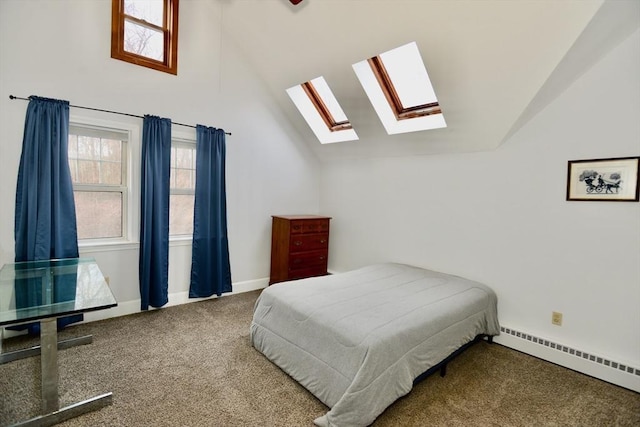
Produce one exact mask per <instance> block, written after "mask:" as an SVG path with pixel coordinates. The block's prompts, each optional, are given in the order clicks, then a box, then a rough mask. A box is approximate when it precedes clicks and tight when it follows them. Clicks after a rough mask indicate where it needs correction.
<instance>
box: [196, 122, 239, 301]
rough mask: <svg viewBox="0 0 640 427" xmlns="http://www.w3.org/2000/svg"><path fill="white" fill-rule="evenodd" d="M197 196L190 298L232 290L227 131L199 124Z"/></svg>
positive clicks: (197, 129) (197, 131)
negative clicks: (227, 184)
mask: <svg viewBox="0 0 640 427" xmlns="http://www.w3.org/2000/svg"><path fill="white" fill-rule="evenodd" d="M196 133H197V137H196V196H195V207H194V213H193V243H192V253H191V284H190V287H189V297H190V298H199V297H209V296H211V295H213V294H216V295H218V296H220V295H221V294H222V293H225V292H231V290H232V289H231V267H230V265H229V241H228V239H227V196H226V191H225V133H224V130H222V129H215V128H211V127H206V126H202V125H197V126H196Z"/></svg>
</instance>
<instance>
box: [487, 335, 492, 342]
mask: <svg viewBox="0 0 640 427" xmlns="http://www.w3.org/2000/svg"><path fill="white" fill-rule="evenodd" d="M487 342H488V343H489V344H493V335H487Z"/></svg>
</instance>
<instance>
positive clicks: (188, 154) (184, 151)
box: [176, 148, 195, 168]
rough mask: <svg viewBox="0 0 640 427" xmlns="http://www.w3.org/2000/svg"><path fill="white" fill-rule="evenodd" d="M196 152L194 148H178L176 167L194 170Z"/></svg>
mask: <svg viewBox="0 0 640 427" xmlns="http://www.w3.org/2000/svg"><path fill="white" fill-rule="evenodd" d="M194 151H195V150H193V149H192V148H176V167H179V168H193V153H194Z"/></svg>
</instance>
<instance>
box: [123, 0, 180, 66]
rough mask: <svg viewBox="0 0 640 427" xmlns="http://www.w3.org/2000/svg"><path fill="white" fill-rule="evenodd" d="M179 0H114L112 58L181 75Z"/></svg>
mask: <svg viewBox="0 0 640 427" xmlns="http://www.w3.org/2000/svg"><path fill="white" fill-rule="evenodd" d="M178 1H179V0H112V18H111V19H112V20H111V57H112V58H115V59H120V60H123V61H127V62H130V63H132V64H136V65H140V66H143V67H148V68H153V69H155V70H159V71H164V72H166V73H170V74H178Z"/></svg>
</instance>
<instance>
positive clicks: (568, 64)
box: [219, 0, 640, 160]
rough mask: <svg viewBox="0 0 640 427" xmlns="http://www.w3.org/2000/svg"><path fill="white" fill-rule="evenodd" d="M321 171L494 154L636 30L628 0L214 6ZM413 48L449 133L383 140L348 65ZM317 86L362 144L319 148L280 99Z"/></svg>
mask: <svg viewBox="0 0 640 427" xmlns="http://www.w3.org/2000/svg"><path fill="white" fill-rule="evenodd" d="M219 1H220V4H221V5H222V6H221V7H222V14H223V15H222V21H223V22H222V25H223V31H224V36H225V37H231V38H232V39H233V40H234V43H236V44H237V45H238V46H239V47H240V48H241V50H242V51H243V54H244V55H246V58H247V59H248V61H249V63H250V64H251V66H252V67H253V68H254V70H255V72H256V73H257V75H258V76H259V77H260V78H261V79H262V80H263V81H264V82H265V84H266V85H267V87H268V90H269V91H270V92H271V94H272V95H273V96H274V98H275V100H276V102H277V104H278V105H280V107H281V109H282V111H283V112H284V114H285V116H286V117H287V118H288V120H290V122H291V124H292V126H293V127H294V128H295V129H296V130H297V131H298V132H299V134H300V135H301V138H302V139H304V140H305V143H306V144H308V145H309V146H310V147H311V149H312V150H314V151H315V153H316V154H317V155H318V157H319V158H320V159H321V160H327V159H331V158H345V157H360V156H364V157H370V156H402V155H426V154H438V153H448V152H471V151H481V150H491V149H495V148H496V147H498V146H499V145H500V144H502V143H503V142H504V141H505V140H506V139H507V138H508V137H509V136H510V135H512V134H513V133H514V132H515V131H517V129H519V128H520V127H521V126H522V125H523V124H524V123H526V122H527V121H528V120H529V119H531V117H533V116H534V115H535V114H536V113H537V112H538V111H539V110H540V109H542V108H544V106H545V105H546V104H548V102H550V101H552V100H553V99H554V98H555V97H556V96H557V95H558V94H560V93H561V92H562V91H563V90H565V89H566V88H567V87H568V86H569V85H570V84H571V83H572V82H573V81H574V80H575V79H576V78H578V77H579V76H580V75H581V74H582V73H583V72H584V71H585V70H586V69H588V67H589V66H590V65H592V64H593V63H595V62H597V60H598V58H599V57H601V56H602V55H604V54H605V53H606V52H608V51H609V50H610V49H611V48H613V47H614V46H616V45H617V44H618V43H619V42H621V41H622V40H624V38H626V37H627V36H628V35H630V34H631V33H632V32H633V31H635V30H637V29H638V27H639V26H640V2H639V1H637V0H607V1H603V0H554V1H552V0H513V1H503V0H454V1H451V0H303V1H302V2H301V3H300V4H298V5H297V6H294V5H292V4H291V2H290V1H289V0H219ZM411 41H415V42H416V43H417V45H418V48H419V50H420V53H421V55H422V58H423V60H424V62H425V65H426V67H427V70H428V72H429V77H430V78H431V81H432V83H433V86H434V88H435V91H436V95H437V96H438V100H439V102H440V105H441V107H442V111H443V113H444V115H445V118H446V121H447V125H448V126H447V127H446V128H444V129H436V130H429V131H422V132H413V133H408V134H399V135H387V133H386V131H385V130H384V127H383V126H382V124H381V123H380V121H379V120H378V117H377V115H376V113H375V111H374V109H373V107H372V106H371V104H370V103H369V101H368V98H367V96H366V94H365V92H364V91H363V89H362V86H361V85H360V83H359V81H358V79H357V78H356V75H355V73H354V72H353V69H352V64H354V63H356V62H359V61H362V60H364V59H367V58H369V57H372V56H375V55H378V54H379V53H382V52H384V51H387V50H389V49H393V48H395V47H398V46H400V45H403V44H405V43H408V42H411ZM318 76H324V78H325V79H326V81H327V83H328V84H329V85H330V87H331V89H332V90H333V92H334V94H335V96H336V98H337V99H338V101H339V102H340V104H341V106H342V108H343V110H344V111H345V113H346V114H347V116H348V117H349V119H350V121H351V123H352V124H353V126H354V129H355V130H356V132H357V133H358V136H359V138H360V139H359V140H358V141H351V142H343V143H336V144H324V145H323V144H320V143H319V142H318V140H317V139H316V137H315V135H314V134H313V132H312V131H311V129H310V128H309V127H308V125H307V123H306V122H305V120H304V119H303V118H302V116H301V114H300V112H299V111H298V110H297V109H296V107H295V106H294V104H293V103H292V102H291V99H290V98H289V97H288V95H287V93H286V89H287V88H289V87H291V86H294V85H296V84H300V83H302V82H305V81H307V80H311V79H313V78H315V77H318Z"/></svg>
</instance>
